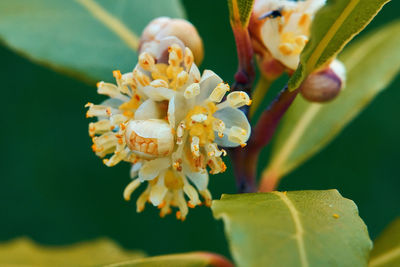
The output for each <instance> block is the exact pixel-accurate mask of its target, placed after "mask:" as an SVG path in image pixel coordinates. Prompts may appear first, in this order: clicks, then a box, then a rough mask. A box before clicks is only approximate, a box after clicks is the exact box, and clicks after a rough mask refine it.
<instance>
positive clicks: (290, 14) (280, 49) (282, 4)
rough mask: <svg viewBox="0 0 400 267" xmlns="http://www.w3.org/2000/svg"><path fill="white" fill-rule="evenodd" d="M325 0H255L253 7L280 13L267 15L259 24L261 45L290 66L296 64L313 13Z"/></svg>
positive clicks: (291, 67)
mask: <svg viewBox="0 0 400 267" xmlns="http://www.w3.org/2000/svg"><path fill="white" fill-rule="evenodd" d="M324 4H325V0H305V1H297V2H294V1H286V0H259V1H257V2H256V5H255V9H259V10H263V12H269V11H274V10H279V11H280V13H281V15H282V16H277V17H274V18H267V19H266V20H265V22H264V24H263V26H262V28H261V36H262V40H263V43H264V45H265V46H266V47H267V49H268V50H269V52H270V53H271V55H272V56H273V57H274V58H275V59H277V60H279V61H280V62H281V63H282V64H284V65H285V66H286V67H288V68H289V69H291V70H295V69H296V68H297V65H298V64H299V60H300V58H299V55H300V53H301V51H302V50H303V48H304V46H305V45H306V43H307V42H308V39H309V35H310V27H311V22H312V19H313V17H314V15H315V13H316V12H317V11H318V10H319V8H321V7H322V6H323V5H324Z"/></svg>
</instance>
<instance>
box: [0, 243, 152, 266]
mask: <svg viewBox="0 0 400 267" xmlns="http://www.w3.org/2000/svg"><path fill="white" fill-rule="evenodd" d="M144 256H145V255H144V254H143V253H142V252H136V251H127V250H124V249H122V248H121V247H120V246H119V245H117V244H116V243H114V242H113V241H111V240H108V239H98V240H94V241H89V242H81V243H78V244H74V245H67V246H52V247H50V246H42V245H38V244H35V243H34V242H33V241H31V240H30V239H27V238H19V239H15V240H12V241H8V242H6V243H2V244H0V266H38V267H39V266H40V267H47V266H48V267H53V266H94V265H100V264H110V263H113V262H116V261H125V260H132V259H138V258H142V257H144Z"/></svg>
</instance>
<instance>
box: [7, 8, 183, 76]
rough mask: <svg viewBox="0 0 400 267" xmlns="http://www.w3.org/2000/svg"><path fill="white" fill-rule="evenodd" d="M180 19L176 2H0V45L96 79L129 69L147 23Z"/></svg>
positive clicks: (62, 69) (64, 70)
mask: <svg viewBox="0 0 400 267" xmlns="http://www.w3.org/2000/svg"><path fill="white" fill-rule="evenodd" d="M183 15H184V14H183V10H182V7H181V4H180V2H179V1H178V0H162V1H159V0H146V1H131V0H118V1H109V0H34V1H32V0H17V1H15V0H1V1H0V41H2V42H3V43H4V44H6V45H7V46H9V47H10V48H12V49H13V50H16V51H17V52H19V53H20V54H22V55H24V56H26V57H28V58H30V59H31V60H33V61H35V62H38V63H40V64H43V65H46V66H49V67H51V68H53V69H56V70H58V71H61V72H66V73H68V74H70V75H73V76H77V77H79V78H83V79H86V80H91V81H93V80H94V81H97V80H103V79H108V78H111V77H112V76H111V75H112V74H111V72H112V70H115V69H120V70H121V71H123V72H127V71H130V70H132V69H133V67H134V66H135V64H136V60H137V59H136V58H137V52H136V50H137V48H138V45H139V38H140V34H141V32H142V30H143V28H144V27H145V26H146V25H147V24H148V23H149V22H150V21H151V20H152V19H154V18H155V17H158V16H170V17H183Z"/></svg>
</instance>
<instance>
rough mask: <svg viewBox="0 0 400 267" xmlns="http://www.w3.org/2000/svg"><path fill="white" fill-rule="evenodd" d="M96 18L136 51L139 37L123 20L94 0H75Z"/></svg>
mask: <svg viewBox="0 0 400 267" xmlns="http://www.w3.org/2000/svg"><path fill="white" fill-rule="evenodd" d="M75 1H76V2H77V3H79V4H80V5H82V6H83V7H84V8H86V9H87V11H89V13H90V14H91V15H92V16H93V17H95V18H96V19H98V20H99V21H100V22H101V23H102V24H104V26H106V27H107V28H108V29H110V30H111V31H112V32H114V33H115V34H116V35H117V36H118V37H119V38H120V39H121V40H122V41H123V42H124V43H125V44H126V45H127V46H128V47H129V48H131V49H132V50H133V51H137V49H138V48H139V37H138V36H136V34H135V33H134V32H132V31H131V30H130V29H129V28H128V27H127V26H125V24H124V23H123V22H121V21H120V20H119V19H118V18H116V17H114V16H113V15H112V14H110V13H109V12H107V10H105V9H104V8H102V7H101V6H100V5H99V4H98V3H96V2H95V1H94V0H75Z"/></svg>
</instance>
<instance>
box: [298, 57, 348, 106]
mask: <svg viewBox="0 0 400 267" xmlns="http://www.w3.org/2000/svg"><path fill="white" fill-rule="evenodd" d="M344 83H345V68H344V66H343V64H342V63H341V62H340V61H338V60H334V61H333V62H332V63H331V64H330V65H329V66H328V67H327V68H325V69H322V70H319V71H317V72H314V73H311V74H310V75H309V76H308V77H307V79H306V80H305V81H304V82H303V83H302V84H301V86H300V93H301V95H302V96H303V97H304V98H305V99H307V100H308V101H311V102H328V101H331V100H332V99H334V98H335V97H336V96H337V95H338V94H339V93H340V91H341V89H342V88H343V87H344Z"/></svg>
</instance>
